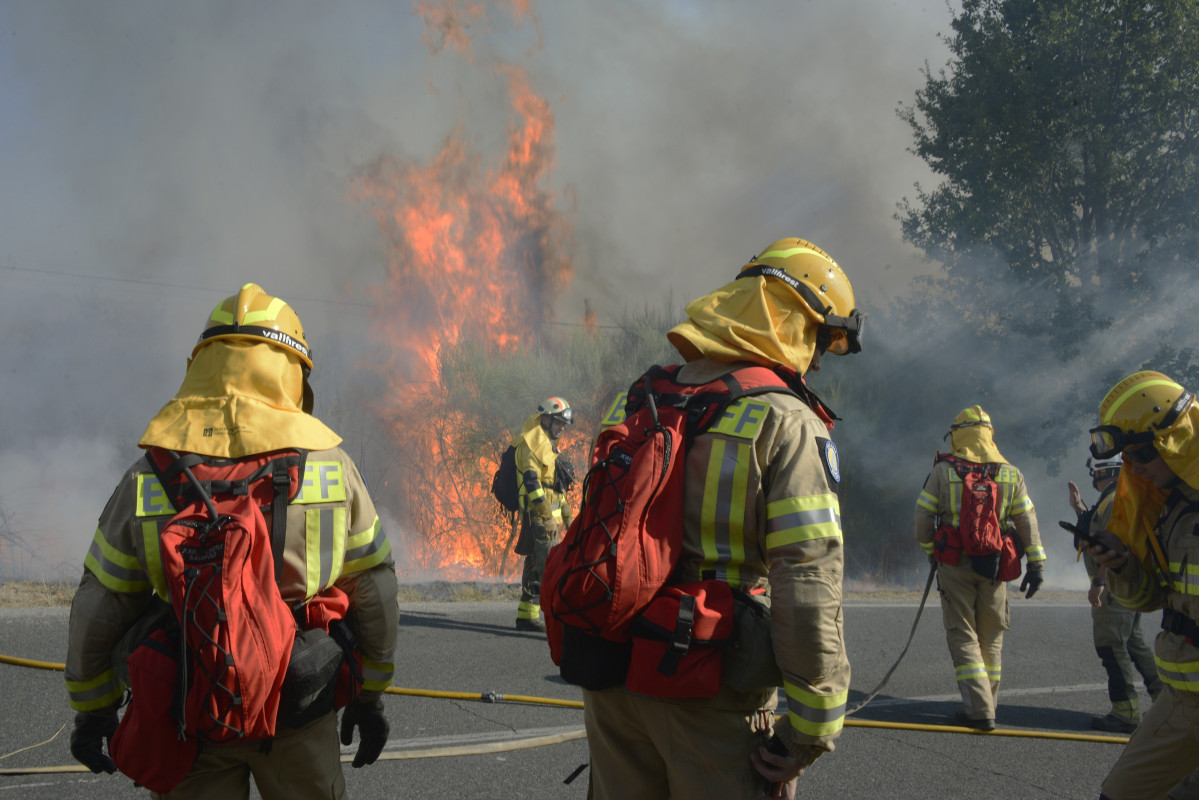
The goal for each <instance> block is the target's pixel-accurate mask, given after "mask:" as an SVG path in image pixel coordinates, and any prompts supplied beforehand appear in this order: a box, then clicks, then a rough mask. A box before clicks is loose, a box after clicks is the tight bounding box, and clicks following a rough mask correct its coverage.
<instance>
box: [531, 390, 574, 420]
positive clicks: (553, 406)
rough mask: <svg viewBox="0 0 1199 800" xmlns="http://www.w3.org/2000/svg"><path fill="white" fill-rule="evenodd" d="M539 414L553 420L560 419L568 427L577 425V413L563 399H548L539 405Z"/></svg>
mask: <svg viewBox="0 0 1199 800" xmlns="http://www.w3.org/2000/svg"><path fill="white" fill-rule="evenodd" d="M537 413H538V414H541V415H542V416H546V417H550V418H552V419H560V420H562V421H563V422H565V423H566V424H568V425H574V424H575V412H574V411H572V410H571V408H570V403H568V402H566V401H565V400H563V399H562V398H561V397H548V398H546V399H545V400H542V401H541V402H540V403H538V404H537Z"/></svg>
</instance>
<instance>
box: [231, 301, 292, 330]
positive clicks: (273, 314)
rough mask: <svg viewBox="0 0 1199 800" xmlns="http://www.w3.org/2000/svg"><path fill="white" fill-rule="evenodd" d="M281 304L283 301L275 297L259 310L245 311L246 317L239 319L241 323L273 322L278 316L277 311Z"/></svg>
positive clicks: (281, 306) (282, 304)
mask: <svg viewBox="0 0 1199 800" xmlns="http://www.w3.org/2000/svg"><path fill="white" fill-rule="evenodd" d="M283 306H284V302H283V301H282V300H280V299H279V298H278V297H276V298H274V299H272V300H271V302H270V303H269V304H268V305H267V307H266V308H264V309H263V310H261V311H247V312H246V318H245V319H243V320H242V321H241V324H242V325H258V324H260V323H263V322H274V321H275V320H276V319H278V318H279V311H280V309H282V308H283Z"/></svg>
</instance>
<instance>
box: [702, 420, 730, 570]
mask: <svg viewBox="0 0 1199 800" xmlns="http://www.w3.org/2000/svg"><path fill="white" fill-rule="evenodd" d="M725 442H726V440H725V439H716V440H714V441H713V442H712V452H711V453H710V454H709V455H708V470H707V473H706V474H705V475H704V498H703V503H702V504H701V506H700V516H699V541H700V546H701V548H702V549H703V552H704V560H703V561H702V562H701V563H700V574H703V573H704V572H706V571H709V570H712V569H714V568H715V567H716V563H717V562H718V561H719V558H720V554H719V553H717V551H716V508H717V504H718V502H719V500H720V466H721V463H722V462H723V461H724V446H725Z"/></svg>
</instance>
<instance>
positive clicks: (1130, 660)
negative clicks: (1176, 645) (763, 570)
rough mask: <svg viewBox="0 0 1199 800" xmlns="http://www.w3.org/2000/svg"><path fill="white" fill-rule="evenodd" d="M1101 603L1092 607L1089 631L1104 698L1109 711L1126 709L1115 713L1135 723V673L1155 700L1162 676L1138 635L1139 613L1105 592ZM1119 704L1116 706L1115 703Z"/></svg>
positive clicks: (1136, 719) (1137, 719)
mask: <svg viewBox="0 0 1199 800" xmlns="http://www.w3.org/2000/svg"><path fill="white" fill-rule="evenodd" d="M1100 602H1101V603H1103V605H1101V606H1100V607H1099V608H1092V609H1091V632H1092V635H1093V637H1094V640H1095V652H1096V653H1097V654H1098V655H1099V660H1100V662H1101V663H1102V664H1103V669H1104V671H1106V672H1107V697H1108V699H1109V700H1111V701H1112V708H1113V711H1112V713H1114V714H1115V713H1116V710H1117V709H1120V708H1123V709H1127V710H1128V712H1129V713H1124V714H1116V716H1119V717H1123V718H1125V719H1128V720H1129V721H1130V722H1138V721H1139V719H1140V716H1139V714H1137V709H1138V705H1139V704H1138V702H1137V674H1138V673H1139V674H1140V677H1141V680H1143V681H1144V682H1145V690H1146V691H1147V692H1149V696H1150V697H1151V698H1153V699H1156V698H1157V696H1158V695H1159V694H1160V693H1161V690H1162V681H1161V678H1159V677H1158V676H1157V665H1156V664H1155V663H1154V661H1153V650H1152V648H1150V647H1149V645H1147V644H1146V643H1145V639H1144V637H1143V636H1142V635H1141V615H1140V614H1138V613H1137V612H1135V611H1130V610H1129V609H1127V608H1125V607H1124V606H1122V605H1120V604H1119V603H1117V602H1116V601H1114V600H1112V598H1111V595H1110V594H1108V593H1107V592H1104V593H1103V595H1102V596H1101V597H1100ZM1117 703H1119V704H1121V705H1120V706H1117V705H1116V704H1117Z"/></svg>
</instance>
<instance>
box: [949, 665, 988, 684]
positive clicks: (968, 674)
mask: <svg viewBox="0 0 1199 800" xmlns="http://www.w3.org/2000/svg"><path fill="white" fill-rule="evenodd" d="M955 671H956V672H957V675H958V680H959V681H969V680H973V679H974V678H985V677H986V675H987V665H986V664H962V665H961V666H959V667H955Z"/></svg>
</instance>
